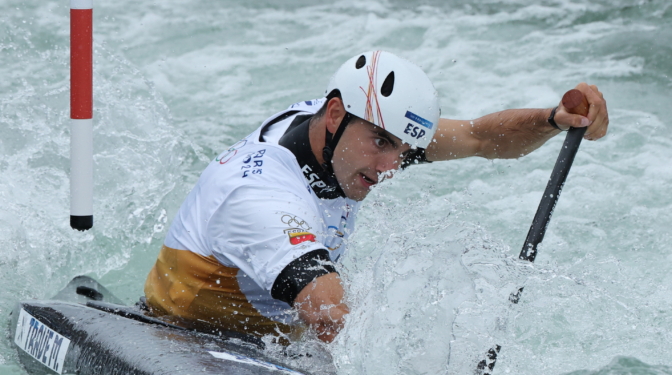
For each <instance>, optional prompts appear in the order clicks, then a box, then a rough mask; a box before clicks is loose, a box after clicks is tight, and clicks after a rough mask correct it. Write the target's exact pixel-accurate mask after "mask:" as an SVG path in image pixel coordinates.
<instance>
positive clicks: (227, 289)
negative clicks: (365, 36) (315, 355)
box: [145, 51, 609, 342]
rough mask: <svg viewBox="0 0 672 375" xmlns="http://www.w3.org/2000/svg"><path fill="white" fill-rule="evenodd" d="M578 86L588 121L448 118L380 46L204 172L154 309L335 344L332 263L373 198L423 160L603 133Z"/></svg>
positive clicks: (519, 113)
mask: <svg viewBox="0 0 672 375" xmlns="http://www.w3.org/2000/svg"><path fill="white" fill-rule="evenodd" d="M576 89H578V90H580V91H581V92H582V93H583V94H584V96H585V97H586V99H587V100H588V103H589V105H590V112H589V113H588V116H587V117H583V116H579V115H573V114H570V113H568V112H567V111H566V110H565V109H564V108H563V106H562V103H560V104H559V106H558V107H556V108H554V109H514V110H505V111H502V112H497V113H493V114H490V115H487V116H484V117H481V118H478V119H475V120H473V121H460V120H449V119H444V118H440V109H439V98H438V94H437V92H436V90H435V89H434V86H433V85H432V83H431V82H430V80H429V78H428V77H427V75H426V74H425V73H424V72H423V71H422V70H421V69H420V68H419V67H418V66H416V65H414V64H412V63H410V62H408V61H406V60H404V59H402V58H399V57H397V56H395V55H393V54H391V53H388V52H383V51H372V52H366V53H363V54H360V55H357V56H355V57H353V58H352V59H350V60H348V61H347V62H346V63H345V64H343V65H342V66H341V67H340V68H339V69H338V71H337V72H336V73H335V74H334V76H333V77H332V78H331V81H330V82H329V85H328V87H327V90H326V91H325V93H324V95H325V97H324V98H322V99H316V100H308V101H305V102H300V103H296V104H294V105H292V106H291V107H289V108H288V109H286V110H284V111H282V112H279V113H277V114H275V115H273V116H271V117H270V118H269V119H267V120H266V121H264V122H263V123H262V124H261V126H260V127H259V128H258V129H257V130H255V131H254V132H253V133H252V134H250V135H249V136H247V137H246V138H244V139H242V140H240V141H239V142H237V143H236V144H234V145H233V146H231V147H230V148H229V149H228V150H226V151H224V152H223V153H222V154H220V155H218V156H217V157H216V158H215V159H214V160H213V161H212V162H211V163H210V164H209V165H208V167H207V168H206V169H205V171H204V172H203V174H202V175H201V176H200V178H199V180H198V182H197V183H196V186H195V187H194V188H193V190H192V191H191V192H190V193H189V195H188V196H187V198H186V200H185V201H184V203H183V204H182V206H181V207H180V210H179V212H178V213H177V216H176V217H175V218H174V220H173V222H172V224H171V226H170V229H169V231H168V234H167V236H166V239H165V241H164V245H163V247H162V248H161V250H160V253H159V256H158V259H157V261H156V264H155V265H154V267H153V268H152V270H151V271H150V273H149V276H148V277H147V281H146V283H145V297H146V303H147V305H148V307H149V308H150V310H151V311H152V312H153V313H154V314H155V315H158V316H163V317H164V318H165V319H168V320H170V321H172V322H174V323H176V324H179V325H182V326H187V327H189V328H194V329H199V330H205V331H209V332H213V331H214V332H216V331H234V332H241V333H245V334H251V335H255V336H264V335H275V336H278V337H282V338H283V339H282V341H283V342H286V341H285V340H290V341H291V340H292V339H293V338H294V337H297V335H300V334H301V332H303V331H305V328H306V327H309V328H310V329H312V330H314V332H315V333H316V334H317V337H319V339H321V340H323V341H325V342H331V341H332V340H333V339H334V338H335V337H336V335H337V334H338V332H339V330H340V329H341V328H342V327H343V324H344V319H345V316H346V315H347V314H348V311H349V310H348V306H347V304H346V303H345V301H344V288H343V284H342V282H341V279H340V277H339V275H338V272H337V266H336V264H337V262H338V261H339V259H341V257H342V256H343V254H344V252H345V250H346V245H347V240H348V237H349V236H350V235H351V234H352V232H353V230H354V228H355V217H356V216H357V211H358V209H359V207H360V205H361V202H362V200H363V199H364V198H365V197H366V195H367V194H368V193H369V191H371V189H372V188H373V187H374V186H376V185H377V184H378V183H380V182H381V181H382V180H383V179H385V178H390V177H392V173H393V172H394V171H396V170H398V169H400V168H405V167H407V166H410V165H413V164H417V163H428V162H435V161H441V160H451V159H459V158H466V157H470V156H480V157H484V158H488V159H494V158H518V157H520V156H522V155H525V154H528V153H530V152H532V151H533V150H535V149H537V148H538V147H540V146H541V145H542V144H544V143H545V142H546V141H547V140H549V139H550V138H552V137H553V136H555V135H557V134H559V133H560V132H561V131H563V130H567V129H569V127H587V130H586V133H585V136H584V138H586V139H589V140H596V139H599V138H601V137H603V136H604V135H605V134H606V132H607V127H608V124H609V119H608V114H607V107H606V102H605V101H604V99H603V96H602V93H600V92H599V91H598V89H597V87H596V86H591V85H587V84H585V83H581V84H579V85H578V86H576Z"/></svg>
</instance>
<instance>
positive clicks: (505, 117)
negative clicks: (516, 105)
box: [427, 109, 560, 161]
mask: <svg viewBox="0 0 672 375" xmlns="http://www.w3.org/2000/svg"><path fill="white" fill-rule="evenodd" d="M550 112H551V110H550V109H509V110H505V111H501V112H496V113H492V114H489V115H486V116H483V117H480V118H478V119H476V120H471V121H466V120H447V119H441V122H440V123H439V129H438V131H437V133H436V135H435V136H434V141H433V142H432V144H430V146H429V147H427V159H428V160H432V161H438V160H450V159H460V158H466V157H470V156H481V157H484V158H488V159H498V158H499V159H511V158H518V157H521V156H523V155H526V154H528V153H530V152H532V151H534V150H536V149H537V148H539V147H540V146H541V145H542V144H544V143H545V142H546V141H547V140H549V139H550V138H552V137H553V136H554V135H556V134H558V133H559V132H560V131H559V130H557V129H555V128H553V127H552V126H551V125H550V124H549V123H548V121H547V119H548V116H549V115H550Z"/></svg>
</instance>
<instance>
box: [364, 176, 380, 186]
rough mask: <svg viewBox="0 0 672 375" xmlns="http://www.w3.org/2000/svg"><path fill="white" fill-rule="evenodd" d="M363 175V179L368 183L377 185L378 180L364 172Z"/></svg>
mask: <svg viewBox="0 0 672 375" xmlns="http://www.w3.org/2000/svg"><path fill="white" fill-rule="evenodd" d="M361 176H362V180H364V182H365V183H366V184H368V185H375V184H377V183H378V181H376V180H374V179H372V178H369V177H367V176H366V175H365V174H364V173H361Z"/></svg>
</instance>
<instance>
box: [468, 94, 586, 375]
mask: <svg viewBox="0 0 672 375" xmlns="http://www.w3.org/2000/svg"><path fill="white" fill-rule="evenodd" d="M562 105H563V107H565V110H566V111H567V112H569V113H572V114H576V115H581V116H587V115H588V109H589V105H588V101H587V100H586V98H585V96H583V94H582V93H581V91H579V90H569V91H567V92H566V93H565V95H564V96H563V97H562ZM585 133H586V128H570V129H569V131H568V132H567V137H566V138H565V142H564V143H563V144H562V149H561V150H560V155H558V160H557V161H556V162H555V166H554V167H553V172H552V173H551V178H550V179H549V180H548V185H546V190H544V195H543V196H542V198H541V202H540V203H539V207H538V208H537V213H536V214H535V215H534V220H532V225H531V226H530V231H529V232H528V233H527V238H526V239H525V244H524V245H523V249H522V250H521V252H520V255H519V256H518V258H520V259H521V260H526V261H529V262H534V259H535V258H536V257H537V246H538V245H539V244H540V243H541V241H543V240H544V235H545V234H546V228H547V227H548V224H549V222H550V221H551V215H553V209H554V208H555V205H556V204H557V203H558V199H559V198H560V192H561V191H562V187H563V186H564V184H565V180H566V179H567V175H568V174H569V169H570V168H571V167H572V163H573V162H574V157H575V156H576V152H577V151H578V150H579V145H581V139H583V135H584V134H585ZM522 292H523V288H522V287H521V288H520V289H518V292H516V293H515V294H514V293H512V294H511V296H510V297H509V300H510V301H511V302H512V303H518V300H519V299H520V295H521V293H522ZM500 349H501V346H499V345H495V346H494V347H493V348H491V349H490V350H489V351H488V354H487V356H486V357H487V359H484V360H482V361H481V362H479V363H478V366H477V368H476V374H483V375H489V374H490V372H491V371H492V370H493V369H494V368H495V362H496V361H497V354H498V353H499V350H500Z"/></svg>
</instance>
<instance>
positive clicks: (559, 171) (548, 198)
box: [518, 128, 586, 262]
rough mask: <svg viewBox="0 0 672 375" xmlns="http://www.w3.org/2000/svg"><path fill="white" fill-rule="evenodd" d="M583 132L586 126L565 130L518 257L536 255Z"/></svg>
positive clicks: (523, 258) (526, 257)
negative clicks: (556, 158)
mask: <svg viewBox="0 0 672 375" xmlns="http://www.w3.org/2000/svg"><path fill="white" fill-rule="evenodd" d="M585 132H586V128H571V129H569V131H568V132H567V137H565V142H564V143H563V144H562V149H561V150H560V155H558V160H557V161H556V162H555V166H554V167H553V172H552V173H551V178H550V179H549V180H548V185H546V190H544V195H543V196H542V197H541V202H540V203H539V208H537V213H536V214H535V215H534V220H532V225H531V226H530V231H529V232H528V233H527V238H526V239H525V244H524V245H523V249H522V250H521V251H520V255H518V258H520V259H521V260H527V261H530V262H534V259H535V258H536V257H537V246H538V245H539V244H540V243H541V241H543V240H544V235H545V234H546V228H547V227H548V223H549V222H550V221H551V215H553V209H554V208H555V205H556V204H557V203H558V199H559V198H560V192H561V191H562V187H563V186H564V185H565V180H566V179H567V175H568V174H569V170H570V168H572V163H573V162H574V157H575V156H576V152H577V151H578V150H579V145H581V139H583V134H584V133H585Z"/></svg>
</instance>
